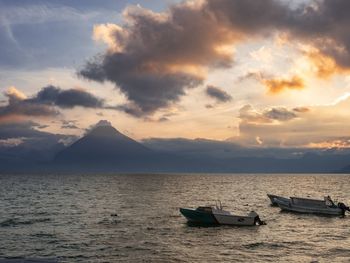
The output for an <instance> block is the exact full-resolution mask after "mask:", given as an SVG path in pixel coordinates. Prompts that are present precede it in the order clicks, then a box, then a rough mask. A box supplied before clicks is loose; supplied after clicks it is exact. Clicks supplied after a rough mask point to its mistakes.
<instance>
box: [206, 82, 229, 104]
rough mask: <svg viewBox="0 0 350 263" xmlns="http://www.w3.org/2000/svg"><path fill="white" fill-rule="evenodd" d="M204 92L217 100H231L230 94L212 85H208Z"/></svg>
mask: <svg viewBox="0 0 350 263" xmlns="http://www.w3.org/2000/svg"><path fill="white" fill-rule="evenodd" d="M205 92H206V94H207V95H208V96H209V97H211V98H214V99H215V100H216V101H218V102H228V101H231V100H232V96H231V95H230V94H228V93H227V92H226V91H224V90H222V89H220V88H218V87H215V86H212V85H208V86H207V88H206V90H205Z"/></svg>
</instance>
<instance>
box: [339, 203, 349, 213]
mask: <svg viewBox="0 0 350 263" xmlns="http://www.w3.org/2000/svg"><path fill="white" fill-rule="evenodd" d="M338 207H339V208H340V209H341V210H343V215H345V211H349V212H350V208H349V207H348V206H346V205H345V204H344V203H341V202H339V203H338Z"/></svg>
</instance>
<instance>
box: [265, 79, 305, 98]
mask: <svg viewBox="0 0 350 263" xmlns="http://www.w3.org/2000/svg"><path fill="white" fill-rule="evenodd" d="M262 83H264V85H265V86H266V88H267V89H268V91H269V93H271V94H276V93H280V92H282V91H284V90H286V89H291V90H301V89H304V88H305V84H304V80H303V79H302V78H300V77H298V76H293V77H291V78H290V79H281V78H276V79H263V80H262Z"/></svg>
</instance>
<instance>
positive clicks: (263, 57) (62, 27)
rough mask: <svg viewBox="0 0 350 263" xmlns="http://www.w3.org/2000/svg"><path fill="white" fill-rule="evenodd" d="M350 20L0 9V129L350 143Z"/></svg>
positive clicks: (136, 5) (188, 4) (73, 5)
mask: <svg viewBox="0 0 350 263" xmlns="http://www.w3.org/2000/svg"><path fill="white" fill-rule="evenodd" d="M349 14H350V1H348V0H324V1H321V0H319V1H317V0H315V1H311V0H310V1H307V0H305V1H301V0H298V1H297V0H296V1H286V0H285V1H283V0H264V1H263V0H262V1H259V0H193V1H175V0H174V1H172V0H167V1H164V0H145V1H133V0H128V1H125V0H104V1H94V0H85V1H69V0H51V1H49V0H32V1H25V0H0V88H1V95H0V130H1V129H2V128H1V127H9V125H13V127H19V126H20V127H22V128H23V127H24V126H25V127H26V128H27V129H31V130H33V129H34V130H40V131H46V132H50V133H57V134H73V135H79V136H80V135H82V134H84V132H85V131H86V129H87V128H89V127H91V125H94V124H95V123H97V122H98V121H99V120H101V119H103V120H109V121H110V122H111V123H112V124H113V126H114V127H116V128H117V129H118V130H119V131H121V132H122V133H124V134H126V135H128V136H130V137H132V138H134V139H137V140H142V139H145V138H151V137H155V138H175V137H184V138H189V139H194V138H208V139H215V140H229V141H232V142H235V143H238V144H242V145H244V146H249V147H251V146H254V147H311V148H314V147H316V148H329V147H349V146H350V134H349V133H350V75H349V72H350V16H349ZM21 125H22V126H21ZM13 134H16V133H13ZM16 136H17V137H18V139H21V138H23V137H25V135H23V134H21V133H20V132H19V133H18V134H17V135H13V136H12V138H10V136H7V137H6V136H3V137H1V135H0V142H2V143H5V142H6V143H18V140H17V141H16ZM11 140H12V141H11Z"/></svg>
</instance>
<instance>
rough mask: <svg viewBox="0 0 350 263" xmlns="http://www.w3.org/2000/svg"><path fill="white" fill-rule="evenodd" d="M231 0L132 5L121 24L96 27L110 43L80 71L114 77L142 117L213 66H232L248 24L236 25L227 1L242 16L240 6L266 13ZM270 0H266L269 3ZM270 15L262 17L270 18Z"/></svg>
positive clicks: (91, 75)
mask: <svg viewBox="0 0 350 263" xmlns="http://www.w3.org/2000/svg"><path fill="white" fill-rule="evenodd" d="M233 2H234V4H231V3H230V1H217V4H214V3H212V2H209V1H208V2H206V1H193V2H185V3H181V4H177V5H173V6H172V7H171V8H170V9H169V11H168V12H165V13H154V12H152V11H150V10H146V9H142V8H140V7H129V8H128V9H126V10H125V11H124V13H123V15H124V24H122V25H121V26H119V25H113V24H106V25H99V26H96V27H95V29H94V38H95V39H100V40H103V41H104V42H106V43H107V45H108V46H109V48H108V50H107V51H106V52H105V53H104V54H103V55H100V56H97V57H95V58H94V59H93V60H91V61H89V62H88V63H87V64H86V65H85V66H84V67H83V68H82V69H81V70H80V71H79V75H80V76H82V77H84V78H87V79H90V80H95V81H99V82H103V81H110V82H112V83H114V84H115V85H116V86H117V87H118V88H119V89H120V90H121V91H122V92H123V93H124V94H125V95H126V97H127V99H128V100H129V102H130V104H126V105H125V106H124V107H123V108H124V110H125V112H127V113H129V114H132V115H135V116H137V117H140V116H145V115H150V114H152V113H154V112H155V111H157V110H158V109H160V108H166V107H168V106H170V105H171V104H172V103H174V102H177V101H179V100H180V98H181V96H183V95H185V93H186V90H188V89H191V88H194V87H196V86H198V85H199V84H201V83H202V82H203V80H204V79H205V77H206V73H207V71H208V70H209V69H216V68H228V67H231V66H232V63H233V55H234V49H233V44H234V43H237V42H240V41H242V40H243V38H244V35H245V33H244V31H245V29H246V28H245V27H246V25H243V24H241V22H239V20H237V21H236V22H237V23H238V24H236V25H233V23H232V21H230V20H231V17H230V13H231V11H232V10H230V11H228V10H227V9H226V7H225V6H224V5H228V8H230V9H236V11H235V13H238V14H239V15H240V16H241V13H242V12H243V13H244V12H246V13H247V16H253V17H254V14H255V13H257V14H261V13H262V12H257V10H255V11H251V10H250V8H249V7H248V6H250V7H254V9H255V8H256V7H255V5H256V3H253V2H250V1H249V2H250V3H247V4H245V1H244V2H242V1H240V2H237V1H233ZM272 3H273V1H267V2H266V5H268V6H270V4H272ZM223 4H224V5H223ZM266 5H265V4H264V9H266ZM278 6H281V5H278ZM281 8H282V6H281ZM266 10H267V9H266ZM267 13H268V14H271V13H270V12H267ZM268 14H267V16H268ZM267 16H266V17H265V18H262V20H263V21H267ZM272 18H273V19H275V18H276V16H274V15H273V16H272ZM245 21H246V19H245ZM260 22H262V21H260ZM268 24H269V23H265V26H268ZM270 25H272V22H271V23H270ZM252 27H253V26H249V30H252Z"/></svg>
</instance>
